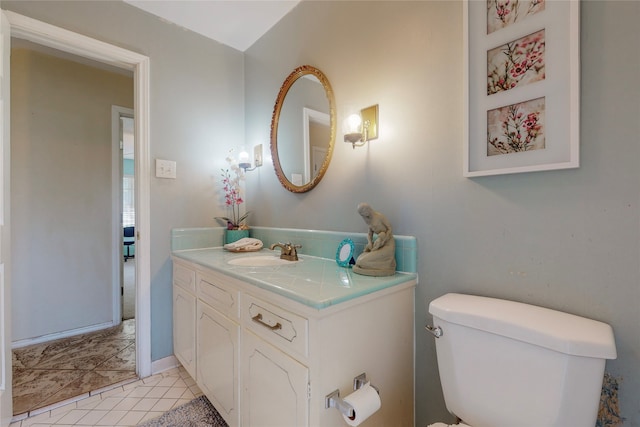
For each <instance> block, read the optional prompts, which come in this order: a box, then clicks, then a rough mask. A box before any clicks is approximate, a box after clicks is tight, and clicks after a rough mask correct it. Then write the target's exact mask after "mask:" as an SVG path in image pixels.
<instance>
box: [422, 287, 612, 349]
mask: <svg viewBox="0 0 640 427" xmlns="http://www.w3.org/2000/svg"><path fill="white" fill-rule="evenodd" d="M429 313H431V314H432V315H433V316H434V317H438V318H440V319H442V320H446V321H447V322H449V323H454V324H458V325H462V326H467V327H470V328H474V329H479V330H482V331H486V332H490V333H493V334H497V335H502V336H505V337H508V338H512V339H515V340H519V341H524V342H527V343H530V344H534V345H537V346H540V347H545V348H548V349H551V350H555V351H558V352H561V353H565V354H570V355H574V356H585V357H594V358H601V359H615V358H616V356H617V355H616V345H615V340H614V336H613V330H612V329H611V326H610V325H608V324H606V323H603V322H599V321H597V320H592V319H587V318H585V317H580V316H576V315H573V314H569V313H564V312H561V311H556V310H551V309H548V308H543V307H538V306H535V305H529V304H524V303H520V302H515V301H507V300H502V299H497V298H488V297H480V296H474V295H465V294H455V293H451V294H446V295H443V296H441V297H439V298H437V299H435V300H433V301H431V303H430V304H429ZM436 326H438V325H436ZM444 333H445V334H446V330H445V331H444Z"/></svg>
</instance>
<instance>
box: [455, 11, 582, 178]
mask: <svg viewBox="0 0 640 427" xmlns="http://www.w3.org/2000/svg"><path fill="white" fill-rule="evenodd" d="M464 29H465V35H464V45H465V46H464V47H465V60H464V74H465V79H464V80H465V82H466V83H467V84H466V86H465V90H464V92H465V93H464V97H465V116H466V120H465V127H464V140H465V150H464V170H463V175H464V176H466V177H475V176H484V175H500V174H509V173H519V172H533V171H543V170H553V169H568V168H577V167H578V166H579V118H580V103H579V102H580V93H579V92H580V82H579V77H580V76H579V72H580V57H579V38H580V31H579V1H578V0H468V1H466V2H465V5H464Z"/></svg>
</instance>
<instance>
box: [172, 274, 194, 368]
mask: <svg viewBox="0 0 640 427" xmlns="http://www.w3.org/2000/svg"><path fill="white" fill-rule="evenodd" d="M195 285H196V275H195V271H194V270H193V269H192V268H190V267H189V266H187V265H186V264H183V263H180V262H174V264H173V352H174V354H175V356H176V358H177V359H178V360H179V361H180V363H181V364H182V366H184V368H185V369H186V371H187V372H188V373H189V375H191V377H192V378H195V377H196V296H195V294H196V288H195Z"/></svg>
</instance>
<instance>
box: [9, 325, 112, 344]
mask: <svg viewBox="0 0 640 427" xmlns="http://www.w3.org/2000/svg"><path fill="white" fill-rule="evenodd" d="M112 326H114V324H113V322H105V323H99V324H97V325H91V326H84V327H82V328H77V329H70V330H68V331H62V332H54V333H53V334H47V335H41V336H39V337H35V338H27V339H23V340H19V341H14V342H12V343H11V349H16V348H21V347H26V346H28V345H33V344H40V343H43V342H48V341H53V340H57V339H60V338H68V337H72V336H74V335H81V334H88V333H89V332H95V331H101V330H102V329H107V328H110V327H112Z"/></svg>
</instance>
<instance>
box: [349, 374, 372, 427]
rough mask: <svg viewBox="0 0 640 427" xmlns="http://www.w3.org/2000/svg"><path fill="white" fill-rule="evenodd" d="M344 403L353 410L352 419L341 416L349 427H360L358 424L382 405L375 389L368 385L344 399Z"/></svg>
mask: <svg viewBox="0 0 640 427" xmlns="http://www.w3.org/2000/svg"><path fill="white" fill-rule="evenodd" d="M344 401H345V402H347V403H349V404H350V405H351V406H352V407H353V409H354V415H353V418H351V417H348V416H346V415H343V417H344V420H345V422H346V423H347V424H349V425H350V426H358V425H360V423H362V422H363V421H364V420H366V419H367V418H369V417H370V416H371V415H373V414H374V413H375V412H376V411H377V410H378V409H380V406H381V405H382V402H380V396H379V395H378V392H377V391H376V389H375V388H373V387H371V384H370V383H366V384H365V385H363V386H362V387H360V388H359V389H358V390H356V391H354V392H353V393H351V394H350V395H348V396H347V397H345V398H344Z"/></svg>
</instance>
